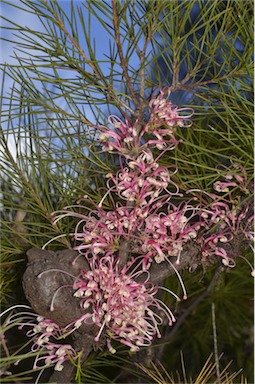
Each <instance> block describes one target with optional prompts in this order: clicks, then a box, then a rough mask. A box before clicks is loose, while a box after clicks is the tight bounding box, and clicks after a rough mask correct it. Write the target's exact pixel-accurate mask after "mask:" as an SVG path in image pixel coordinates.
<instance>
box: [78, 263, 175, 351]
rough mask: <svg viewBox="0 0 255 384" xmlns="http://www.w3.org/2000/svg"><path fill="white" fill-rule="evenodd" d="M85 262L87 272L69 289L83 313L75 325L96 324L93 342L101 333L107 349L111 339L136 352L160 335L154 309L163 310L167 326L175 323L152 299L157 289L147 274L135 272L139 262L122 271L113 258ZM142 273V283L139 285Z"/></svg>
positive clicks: (164, 308)
mask: <svg viewBox="0 0 255 384" xmlns="http://www.w3.org/2000/svg"><path fill="white" fill-rule="evenodd" d="M88 261H89V265H90V268H91V270H90V271H85V270H84V271H82V273H81V275H80V277H79V279H77V281H76V282H75V283H74V286H73V288H74V289H75V293H74V296H76V297H80V298H81V303H80V304H81V308H84V309H86V311H87V313H86V314H85V315H84V316H83V317H82V319H81V320H80V319H79V320H77V322H76V326H80V325H81V323H82V321H84V322H85V323H89V324H96V325H97V326H98V327H99V328H100V329H99V332H98V334H97V336H96V338H95V340H96V341H98V340H99V338H100V335H101V334H102V332H103V331H104V330H105V334H106V338H107V340H108V347H109V349H110V350H112V351H113V349H112V347H111V344H110V340H111V339H115V340H119V341H120V342H121V343H123V344H125V345H127V346H129V347H130V348H131V350H135V351H137V350H139V348H140V347H141V346H146V345H150V344H151V341H152V338H153V336H154V335H155V334H156V335H157V337H160V336H161V334H160V331H159V328H158V326H159V325H160V324H161V323H162V322H163V320H162V318H161V317H160V316H159V315H158V314H157V313H156V312H154V310H160V311H163V312H164V314H165V316H166V317H167V318H168V323H169V325H172V323H173V322H174V321H175V318H174V315H173V314H172V312H171V311H170V309H169V308H168V307H167V306H166V305H164V304H163V303H162V302H161V301H160V300H159V299H157V298H156V297H155V295H156V293H157V291H158V289H157V288H156V287H154V286H153V284H152V283H149V282H148V276H149V272H144V271H142V270H138V268H139V264H141V262H142V261H141V262H140V263H138V264H137V261H135V260H133V261H131V262H129V263H128V265H126V266H124V267H123V268H121V267H120V266H119V261H118V259H117V258H114V257H113V256H105V257H102V258H92V259H88ZM142 274H145V276H146V279H145V282H140V279H139V278H140V277H141V275H142ZM137 279H139V282H138V281H137Z"/></svg>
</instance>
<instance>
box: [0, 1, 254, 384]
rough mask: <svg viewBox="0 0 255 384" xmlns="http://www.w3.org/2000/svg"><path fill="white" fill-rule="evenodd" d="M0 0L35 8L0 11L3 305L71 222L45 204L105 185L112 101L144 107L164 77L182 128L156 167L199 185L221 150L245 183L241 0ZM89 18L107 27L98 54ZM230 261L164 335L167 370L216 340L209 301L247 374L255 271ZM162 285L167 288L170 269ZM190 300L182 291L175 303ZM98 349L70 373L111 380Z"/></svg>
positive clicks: (248, 37)
mask: <svg viewBox="0 0 255 384" xmlns="http://www.w3.org/2000/svg"><path fill="white" fill-rule="evenodd" d="M2 3H3V6H5V7H8V9H9V10H12V9H13V10H14V9H19V10H20V11H22V12H23V13H24V14H26V13H27V14H29V15H33V16H34V17H35V18H36V20H37V24H36V26H34V25H33V26H29V27H28V26H22V25H20V24H19V22H16V20H14V18H13V19H9V20H8V19H7V18H6V17H5V16H4V15H3V16H2V18H3V22H4V23H5V24H4V25H5V27H4V28H5V29H6V31H8V32H9V33H10V32H11V33H12V36H11V37H6V38H5V37H4V36H5V35H4V34H3V36H2V39H3V40H7V41H9V43H11V44H13V46H15V50H14V53H13V54H14V57H15V58H16V62H15V63H14V64H4V63H2V73H3V81H2V89H1V100H2V105H1V124H2V127H1V136H0V143H1V144H0V148H1V151H0V158H1V172H0V176H1V219H2V256H1V272H0V273H1V286H0V288H1V293H2V294H1V304H2V305H3V306H9V305H10V304H11V303H13V302H18V301H19V299H20V296H19V292H20V284H19V285H18V286H17V278H19V276H20V275H21V274H22V271H23V269H24V260H25V252H26V250H27V249H29V248H31V247H33V246H39V247H41V246H43V245H44V244H45V243H46V242H47V241H49V240H50V239H52V238H53V237H54V236H58V235H61V234H62V233H63V232H64V233H68V232H72V228H73V225H74V221H72V220H71V219H70V220H69V221H68V222H65V223H64V224H59V225H58V226H57V227H53V225H52V222H51V213H52V212H53V211H55V210H58V209H62V208H63V207H64V206H66V205H71V204H75V202H76V200H77V199H79V198H80V197H82V196H83V195H84V194H87V195H89V196H91V197H93V199H94V200H95V201H96V202H99V201H100V200H101V198H102V196H103V195H104V193H105V189H104V185H105V175H106V174H107V173H109V172H111V171H112V170H113V169H115V168H116V160H115V159H114V157H113V156H110V155H109V154H108V155H107V156H106V155H104V154H102V153H100V151H99V148H98V146H97V131H96V130H95V128H94V127H95V125H106V124H107V117H108V115H109V114H110V113H113V112H114V113H116V114H118V115H119V116H122V117H126V116H131V117H134V118H135V117H137V116H138V117H139V118H144V119H146V114H147V112H148V110H147V108H148V103H147V99H148V97H149V95H150V94H151V92H152V90H153V88H155V87H162V86H165V85H167V86H171V90H172V99H173V101H174V102H176V103H177V104H179V106H180V107H182V106H183V107H184V106H189V107H192V108H194V110H195V116H194V119H193V121H194V122H193V126H192V127H191V128H187V129H186V128H185V129H184V128H178V132H177V136H178V138H179V139H180V140H181V141H182V142H181V144H180V145H179V146H178V148H176V149H175V150H174V151H172V152H171V153H170V154H165V155H164V156H163V158H162V159H161V161H162V164H163V165H166V164H167V165H169V164H174V165H175V166H177V167H178V171H179V172H178V173H177V174H176V175H175V178H176V180H175V181H176V183H178V184H179V185H180V187H182V188H183V189H191V188H202V189H203V190H210V189H211V186H212V184H213V183H214V182H215V180H216V179H217V178H218V173H217V172H216V170H215V166H216V165H217V164H219V163H223V164H225V165H229V164H230V161H231V160H232V159H237V160H238V162H239V163H241V164H242V165H243V167H244V168H245V170H246V172H247V174H248V183H249V182H250V181H251V178H252V177H253V99H252V78H253V62H252V53H253V28H252V27H253V2H252V1H249V0H247V1H244V0H243V1H232V0H227V1H224V2H222V1H207V2H204V1H200V0H199V1H186V0H185V1H181V2H179V1H175V0H173V1H168V0H163V1H153V0H151V1H150V0H149V1H147V0H137V1H116V2H114V4H115V5H114V7H113V6H112V3H110V2H109V1H103V0H88V1H70V2H66V3H65V2H63V3H62V2H59V1H57V0H50V1H45V0H37V1H36V0H18V1H15V2H12V1H7V0H3V1H2ZM64 3H65V6H63V5H64ZM95 28H102V30H103V31H104V34H105V35H107V36H108V42H109V44H108V46H105V51H104V52H103V54H102V52H101V51H100V50H101V49H102V48H101V46H100V45H99V41H97V40H96V39H95ZM8 36H9V35H8ZM104 39H106V38H105V37H104ZM240 47H241V48H240ZM10 81H11V82H12V85H11V87H10V88H9V89H7V86H6V84H7V82H8V84H9V83H10ZM105 203H107V200H106V201H105ZM50 247H52V249H57V248H63V247H71V239H69V238H68V237H60V238H58V239H56V241H55V242H54V243H52V244H51V245H50ZM239 264H240V265H238V266H237V268H236V269H234V270H231V271H230V272H229V273H227V274H225V275H224V276H222V277H221V281H220V283H219V284H218V286H217V288H216V290H215V292H213V293H211V295H209V296H208V297H207V298H206V299H205V300H204V301H203V303H202V304H201V303H200V305H199V306H198V307H197V308H196V309H195V310H194V311H193V312H192V313H191V315H190V317H189V318H187V319H186V320H185V321H184V323H183V324H182V326H181V327H180V329H179V331H178V332H177V333H176V334H175V335H174V338H173V340H171V344H169V345H168V343H167V345H168V346H167V348H166V353H165V358H164V359H163V363H164V366H165V367H166V370H167V371H168V372H175V371H176V369H179V368H180V367H179V360H180V351H183V354H184V360H185V364H186V369H187V372H188V375H190V376H192V377H193V378H194V377H195V375H198V373H199V371H200V369H201V366H202V365H203V364H204V361H205V360H206V357H207V356H209V355H210V353H211V352H212V350H213V339H212V337H213V336H212V324H211V303H212V302H214V303H215V306H216V316H217V331H218V342H219V345H218V348H219V350H220V352H221V351H222V352H224V357H223V359H222V361H223V365H224V366H225V365H226V364H227V363H228V362H229V361H230V360H233V364H232V366H231V368H230V370H231V372H232V371H233V372H234V371H238V370H239V368H241V367H243V370H244V371H243V374H244V377H248V378H249V380H252V362H251V360H250V358H249V356H248V355H249V353H250V349H249V348H250V346H247V351H248V352H246V353H245V354H243V353H242V348H243V346H244V343H247V345H248V344H249V343H250V341H249V340H250V339H249V338H250V337H251V336H250V330H251V325H252V309H251V307H250V306H251V303H250V299H251V297H252V282H251V277H250V275H249V273H248V272H247V268H246V266H244V264H243V263H239ZM210 274H212V271H210V270H209V271H207V272H206V274H205V276H203V273H202V272H201V271H200V270H199V271H196V272H194V273H193V274H190V273H186V272H185V274H184V281H185V284H186V285H187V287H188V291H189V295H190V299H192V298H193V297H197V296H199V295H200V294H201V293H202V292H203V290H204V289H205V287H206V284H208V282H209V281H210V278H211V275H210ZM18 281H19V280H18ZM168 283H169V287H171V288H176V287H172V285H175V284H176V283H175V282H172V280H171V281H170V282H168ZM190 299H189V300H190ZM188 305H189V301H188V302H187V303H186V304H183V303H181V307H180V313H181V312H182V311H185V309H187V307H188ZM177 309H178V310H179V308H177ZM244 341H245V342H244ZM245 345H246V344H245ZM180 346H181V347H180ZM122 353H123V356H124V358H126V360H127V359H128V358H127V355H126V352H125V351H124V352H122ZM250 354H251V353H250ZM169 355H170V356H171V359H168V358H167V356H169ZM100 356H101V355H100V353H99V354H97V355H96V356H93V359H94V360H93V361H88V362H87V363H86V364H87V365H86V377H85V378H84V377H83V376H82V373H81V379H80V380H83V379H85V380H89V381H91V382H107V380H111V379H112V378H111V379H109V378H108V379H107V377H108V376H107V373H105V375H104V374H103V373H102V374H101V373H100V372H101V370H100V369H101V367H102V364H103V363H102V359H101V357H100ZM104 359H105V360H104V362H105V365H106V367H107V366H108V368H109V367H112V366H114V367H115V368H116V367H117V368H116V370H118V367H120V366H122V363H123V361H122V360H121V358H120V357H119V355H118V357H116V358H115V357H112V358H111V359H109V356H108V355H107V356H106V357H105V358H104ZM118 359H119V361H118ZM187 362H188V363H187ZM111 364H112V365H111ZM232 367H233V368H232ZM127 369H128V368H127ZM179 371H181V368H180V369H179ZM140 373H141V372H140ZM22 374H23V373H22ZM28 374H29V372H28ZM131 374H135V373H134V372H131ZM141 374H142V373H141ZM142 375H143V376H142V377H143V379H144V380H146V379H145V377H147V376H145V374H144V373H143V374H142ZM82 377H83V379H82ZM12 379H15V377H14V376H12ZM5 380H6V381H8V377H7V378H6V379H5ZM17 380H18V378H17ZM21 380H22V379H21ZM116 381H117V379H116ZM108 382H110V381H108ZM111 382H115V381H111ZM229 382H230V381H229Z"/></svg>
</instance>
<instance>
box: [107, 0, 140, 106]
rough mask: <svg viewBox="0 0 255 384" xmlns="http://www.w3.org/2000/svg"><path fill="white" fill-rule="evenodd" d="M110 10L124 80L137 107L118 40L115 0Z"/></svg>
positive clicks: (137, 102)
mask: <svg viewBox="0 0 255 384" xmlns="http://www.w3.org/2000/svg"><path fill="white" fill-rule="evenodd" d="M112 10H113V26H114V32H115V41H116V44H117V48H118V53H119V57H120V63H121V67H122V69H123V72H124V76H125V78H126V81H127V87H128V90H129V92H130V95H131V97H132V100H133V102H134V104H135V105H136V107H137V106H138V104H139V101H138V100H137V98H136V95H135V92H134V88H133V86H132V84H131V78H130V76H129V74H128V69H127V63H126V60H125V57H124V54H123V51H122V45H121V41H120V32H119V28H118V15H117V8H116V2H115V0H112Z"/></svg>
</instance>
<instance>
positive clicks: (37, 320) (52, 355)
mask: <svg viewBox="0 0 255 384" xmlns="http://www.w3.org/2000/svg"><path fill="white" fill-rule="evenodd" d="M10 309H11V308H10ZM9 324H10V325H13V324H14V325H15V326H18V329H20V330H21V329H23V328H28V330H27V332H26V335H27V337H29V338H31V342H32V347H31V352H35V353H36V357H35V360H34V365H33V369H38V368H48V367H49V366H52V365H55V367H54V369H55V370H56V371H62V369H63V368H64V366H63V363H64V361H66V360H70V358H75V357H76V355H77V353H76V352H75V350H74V349H73V347H72V346H71V345H70V344H64V343H60V342H59V341H60V340H63V339H64V338H65V337H66V336H67V332H66V331H65V330H63V329H61V328H60V327H59V325H57V324H56V323H54V321H52V320H49V319H45V318H44V317H42V316H38V315H37V314H35V313H32V312H20V313H16V314H13V315H11V316H10V317H9V318H8V320H7V322H6V326H8V325H9ZM19 362H20V360H19V361H17V362H16V364H18V363H19Z"/></svg>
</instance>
